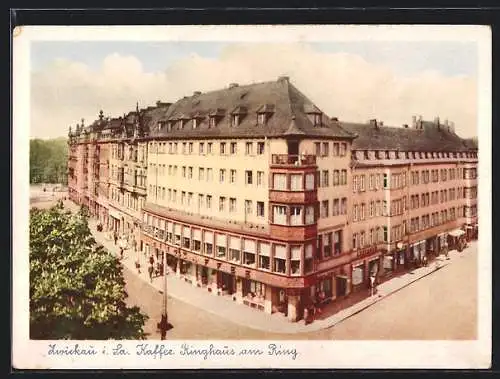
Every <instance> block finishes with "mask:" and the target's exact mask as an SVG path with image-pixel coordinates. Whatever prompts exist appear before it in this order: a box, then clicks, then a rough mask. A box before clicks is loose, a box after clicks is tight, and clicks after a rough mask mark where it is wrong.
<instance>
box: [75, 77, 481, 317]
mask: <svg viewBox="0 0 500 379" xmlns="http://www.w3.org/2000/svg"><path fill="white" fill-rule="evenodd" d="M82 128H83V127H82V126H81V125H79V126H78V127H77V130H76V131H75V133H72V132H70V158H69V167H70V169H69V186H70V194H71V198H72V199H73V200H74V201H76V202H78V203H80V204H85V205H87V206H92V205H94V204H97V206H98V208H96V210H95V212H94V214H96V215H99V217H100V219H101V222H102V223H103V224H104V225H106V226H107V227H108V228H110V229H111V230H114V231H118V232H120V233H125V234H130V235H133V237H134V238H135V239H136V241H137V246H138V249H139V250H141V251H144V252H145V254H146V255H147V256H148V255H153V257H156V259H158V260H160V259H163V257H165V258H166V261H167V264H168V265H169V266H170V267H171V269H172V270H174V271H175V272H176V273H177V275H179V276H180V277H182V278H183V279H184V280H187V281H189V282H191V283H192V284H193V285H194V286H197V287H200V288H204V289H206V290H207V292H211V293H212V294H214V295H220V296H230V297H231V298H232V299H233V300H234V301H236V302H239V303H242V304H243V305H246V306H250V307H253V308H257V309H260V310H262V311H264V312H268V313H274V312H281V313H284V314H285V315H286V316H287V317H288V319H289V320H290V321H297V320H299V319H301V318H302V317H303V315H304V309H305V308H306V307H308V306H309V305H310V304H311V303H317V302H329V301H341V300H342V299H343V298H344V297H346V296H348V295H349V294H350V293H351V292H353V291H359V290H362V289H366V288H368V287H367V286H368V285H369V280H370V279H369V278H370V277H371V276H373V277H376V278H380V279H381V280H382V279H383V278H388V277H390V274H391V273H392V272H395V271H397V270H402V269H405V268H406V269H407V268H409V267H410V265H412V264H415V263H418V262H421V261H422V259H423V257H424V256H426V254H429V256H430V254H437V253H439V252H440V251H441V250H442V249H445V248H447V247H448V246H450V244H452V245H453V246H455V245H457V246H458V245H460V244H462V243H463V242H462V241H463V234H464V233H470V234H466V236H467V237H469V238H472V237H473V236H474V235H476V236H477V205H476V196H477V147H475V146H474V145H472V144H470V143H469V142H467V141H465V140H463V139H461V138H460V137H458V136H457V135H456V134H455V133H454V131H453V126H452V125H451V124H449V123H447V122H446V123H444V124H443V125H441V124H440V122H439V120H436V121H435V122H432V123H431V122H427V121H422V120H421V119H418V120H417V119H415V122H414V124H413V125H411V127H401V128H387V127H385V126H383V125H381V123H379V122H377V121H376V120H372V121H371V122H370V123H368V124H353V123H345V122H341V121H339V120H338V119H336V118H329V117H327V116H326V115H325V114H324V112H322V111H321V110H320V109H319V108H317V107H316V106H315V105H314V104H313V103H312V102H311V101H310V100H309V99H308V98H307V97H306V96H305V95H303V94H302V93H301V92H300V91H299V90H298V89H297V88H296V87H295V86H294V85H293V84H292V83H290V81H289V79H288V78H287V77H280V78H279V79H278V80H277V81H273V82H266V83H258V84H252V85H247V86H239V85H237V84H231V85H230V86H229V87H228V88H225V89H222V90H218V91H213V92H209V93H203V94H202V93H200V92H195V93H194V94H193V95H192V96H187V97H184V98H182V99H180V100H178V101H177V102H175V103H173V104H164V103H157V106H156V107H149V108H146V109H143V110H139V109H136V111H135V112H131V113H129V114H128V115H125V116H124V117H121V118H118V119H113V120H109V119H103V117H102V114H101V116H100V118H99V120H98V121H96V122H95V123H94V124H93V125H91V127H89V128H83V129H82ZM89 135H90V138H89ZM87 151H88V153H87ZM87 155H90V156H91V157H98V158H96V159H97V160H98V162H96V159H93V160H91V159H88V161H87V160H86V159H85V157H86V156H87ZM104 160H105V161H106V164H105V165H104V163H103V161H104ZM90 167H101V170H98V176H97V178H96V175H95V172H94V174H92V175H91V174H87V177H86V179H85V174H86V172H85V169H87V170H89V168H90ZM100 183H102V184H101V185H100ZM93 185H96V188H98V191H97V192H98V194H97V195H95V193H92V191H89V189H88V188H91V189H92V188H93V187H92V186H93ZM106 185H107V189H108V190H107V192H106V191H104V189H105V188H106ZM101 188H102V191H103V194H107V196H104V195H103V196H102V198H101V197H100V196H99V192H100V191H101ZM87 199H88V200H87ZM468 230H470V232H468ZM474 233H476V234H474ZM460 246H461V245H460Z"/></svg>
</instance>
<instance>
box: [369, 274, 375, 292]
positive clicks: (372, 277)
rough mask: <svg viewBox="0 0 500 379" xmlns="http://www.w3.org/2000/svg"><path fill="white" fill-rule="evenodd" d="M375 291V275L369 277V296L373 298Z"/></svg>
mask: <svg viewBox="0 0 500 379" xmlns="http://www.w3.org/2000/svg"><path fill="white" fill-rule="evenodd" d="M374 290H375V275H374V274H373V273H372V274H371V275H370V295H371V296H373V294H374Z"/></svg>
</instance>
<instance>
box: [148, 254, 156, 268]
mask: <svg viewBox="0 0 500 379" xmlns="http://www.w3.org/2000/svg"><path fill="white" fill-rule="evenodd" d="M154 263H155V259H154V257H153V254H151V255H150V256H149V264H150V265H151V266H152V265H153V264H154Z"/></svg>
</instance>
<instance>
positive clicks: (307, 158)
mask: <svg viewBox="0 0 500 379" xmlns="http://www.w3.org/2000/svg"><path fill="white" fill-rule="evenodd" d="M271 158H272V159H271V163H272V164H273V165H278V166H314V165H316V156H315V155H288V154H273V155H272V157H271Z"/></svg>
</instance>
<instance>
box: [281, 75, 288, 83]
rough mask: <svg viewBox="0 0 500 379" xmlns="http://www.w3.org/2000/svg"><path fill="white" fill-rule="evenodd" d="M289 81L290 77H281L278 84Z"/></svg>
mask: <svg viewBox="0 0 500 379" xmlns="http://www.w3.org/2000/svg"><path fill="white" fill-rule="evenodd" d="M289 81H290V77H288V76H280V77H279V78H278V82H280V83H281V82H287V83H288V82H289Z"/></svg>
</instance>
